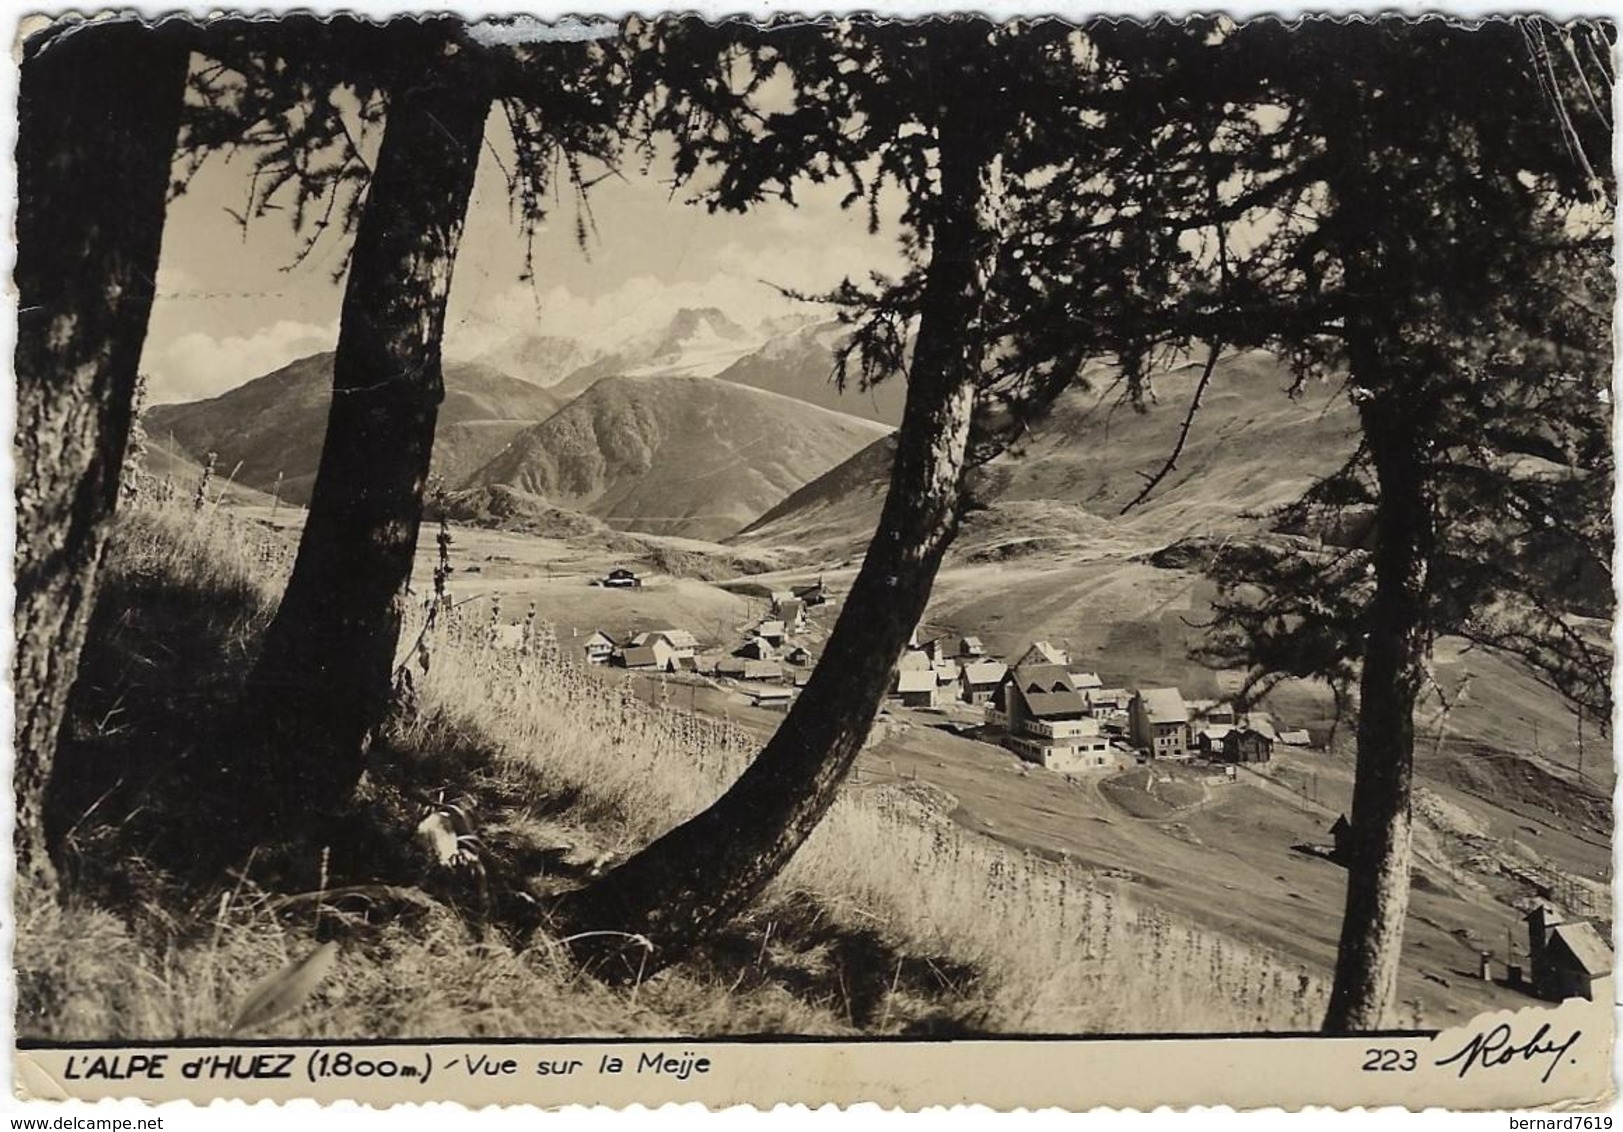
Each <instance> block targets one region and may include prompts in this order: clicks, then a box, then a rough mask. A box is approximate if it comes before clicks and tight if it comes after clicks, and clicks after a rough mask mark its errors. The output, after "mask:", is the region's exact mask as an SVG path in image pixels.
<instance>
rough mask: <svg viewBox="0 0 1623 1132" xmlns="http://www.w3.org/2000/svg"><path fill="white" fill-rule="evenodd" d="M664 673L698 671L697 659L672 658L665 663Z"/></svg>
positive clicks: (688, 657)
mask: <svg viewBox="0 0 1623 1132" xmlns="http://www.w3.org/2000/svg"><path fill="white" fill-rule="evenodd" d="M665 671H666V672H670V673H678V672H691V673H695V674H696V673H697V672H698V671H699V658H698V657H696V656H673V657H671V659H670V660H669V661H668V662H666V665H665Z"/></svg>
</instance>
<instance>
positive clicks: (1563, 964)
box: [1526, 904, 1612, 1002]
mask: <svg viewBox="0 0 1623 1132" xmlns="http://www.w3.org/2000/svg"><path fill="white" fill-rule="evenodd" d="M1526 920H1527V944H1528V955H1529V959H1530V961H1531V964H1532V984H1533V993H1535V994H1537V995H1538V996H1539V997H1540V998H1547V999H1550V1000H1551V1001H1554V1002H1561V1001H1564V1000H1566V999H1569V998H1587V999H1589V1000H1590V1001H1595V999H1596V997H1597V991H1598V989H1599V988H1600V985H1601V984H1602V983H1604V982H1609V981H1610V979H1611V976H1612V949H1611V948H1610V947H1609V946H1607V943H1606V941H1605V940H1604V939H1602V938H1601V935H1600V933H1599V932H1597V931H1596V930H1595V925H1594V924H1591V923H1589V922H1587V921H1585V920H1570V921H1569V920H1567V919H1565V918H1564V917H1563V916H1562V915H1561V913H1560V912H1558V911H1557V910H1556V909H1555V908H1553V907H1552V906H1550V905H1548V904H1538V905H1535V906H1534V907H1533V909H1532V910H1531V911H1529V912H1528V913H1527V916H1526ZM1605 997H1607V998H1610V997H1611V996H1610V994H1607V995H1605Z"/></svg>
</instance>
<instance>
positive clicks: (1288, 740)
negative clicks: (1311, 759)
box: [1279, 730, 1313, 747]
mask: <svg viewBox="0 0 1623 1132" xmlns="http://www.w3.org/2000/svg"><path fill="white" fill-rule="evenodd" d="M1279 741H1280V742H1281V743H1283V744H1285V746H1287V747H1311V746H1312V745H1313V736H1312V735H1309V734H1308V733H1307V732H1306V731H1305V730H1297V731H1281V732H1280V733H1279Z"/></svg>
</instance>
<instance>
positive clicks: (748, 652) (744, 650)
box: [733, 637, 777, 660]
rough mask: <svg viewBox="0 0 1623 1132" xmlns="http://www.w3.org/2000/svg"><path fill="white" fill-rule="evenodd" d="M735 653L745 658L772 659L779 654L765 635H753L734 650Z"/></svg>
mask: <svg viewBox="0 0 1623 1132" xmlns="http://www.w3.org/2000/svg"><path fill="white" fill-rule="evenodd" d="M733 655H734V656H737V657H742V658H744V659H745V660H771V659H772V658H773V657H775V656H776V655H777V650H776V649H774V648H773V647H772V642H771V641H768V640H767V639H766V638H765V637H751V638H750V639H749V640H747V641H745V642H744V643H743V644H742V645H741V646H739V648H737V649H736V650H734V652H733Z"/></svg>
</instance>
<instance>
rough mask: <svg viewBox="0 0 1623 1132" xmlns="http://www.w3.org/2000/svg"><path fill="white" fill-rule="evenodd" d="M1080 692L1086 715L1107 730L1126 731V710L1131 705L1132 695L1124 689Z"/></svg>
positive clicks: (1089, 689) (1082, 690) (1083, 690)
mask: <svg viewBox="0 0 1623 1132" xmlns="http://www.w3.org/2000/svg"><path fill="white" fill-rule="evenodd" d="M1080 690H1081V692H1082V699H1083V700H1084V701H1086V703H1087V705H1088V714H1089V715H1091V716H1092V717H1093V718H1094V719H1097V720H1098V721H1099V722H1100V723H1101V724H1103V725H1104V726H1105V728H1106V729H1107V730H1115V731H1118V732H1125V731H1126V730H1127V729H1128V723H1129V712H1128V709H1129V708H1130V707H1131V706H1132V703H1133V693H1131V692H1129V691H1128V690H1127V689H1126V688H1086V689H1080Z"/></svg>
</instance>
